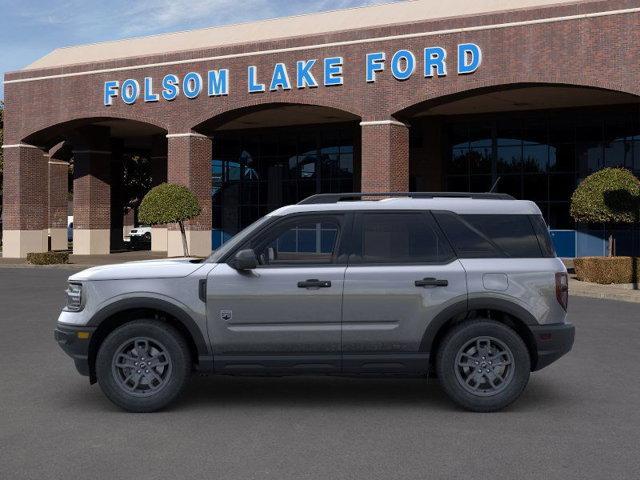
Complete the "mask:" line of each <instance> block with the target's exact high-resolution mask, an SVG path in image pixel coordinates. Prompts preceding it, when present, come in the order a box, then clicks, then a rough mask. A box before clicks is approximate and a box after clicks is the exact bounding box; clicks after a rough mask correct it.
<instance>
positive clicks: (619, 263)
mask: <svg viewBox="0 0 640 480" xmlns="http://www.w3.org/2000/svg"><path fill="white" fill-rule="evenodd" d="M573 266H574V268H575V271H576V277H577V278H578V280H582V281H585V282H594V283H600V284H610V283H634V282H639V281H640V275H639V274H638V269H640V258H638V257H581V258H576V259H575V260H574V261H573ZM634 276H635V278H634Z"/></svg>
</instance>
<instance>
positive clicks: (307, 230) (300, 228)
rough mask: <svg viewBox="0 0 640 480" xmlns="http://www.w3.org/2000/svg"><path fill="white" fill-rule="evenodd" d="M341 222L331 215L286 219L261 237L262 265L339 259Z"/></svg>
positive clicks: (257, 249)
mask: <svg viewBox="0 0 640 480" xmlns="http://www.w3.org/2000/svg"><path fill="white" fill-rule="evenodd" d="M339 233H340V225H339V223H338V221H337V220H335V219H330V218H318V219H313V220H311V219H308V218H300V219H299V220H297V221H293V222H286V223H285V224H281V225H279V226H276V227H275V228H274V229H272V230H271V231H269V232H267V233H266V235H265V236H263V237H262V238H260V239H257V240H256V242H255V243H254V244H253V248H254V250H255V252H256V255H257V257H258V262H259V264H260V265H295V264H328V263H333V262H334V260H335V254H336V247H337V244H338V235H339Z"/></svg>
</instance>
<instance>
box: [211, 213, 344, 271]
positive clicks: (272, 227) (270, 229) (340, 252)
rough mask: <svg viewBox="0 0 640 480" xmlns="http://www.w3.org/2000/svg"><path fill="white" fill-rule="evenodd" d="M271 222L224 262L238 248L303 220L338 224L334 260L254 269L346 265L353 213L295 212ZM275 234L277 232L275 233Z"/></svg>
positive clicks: (262, 266)
mask: <svg viewBox="0 0 640 480" xmlns="http://www.w3.org/2000/svg"><path fill="white" fill-rule="evenodd" d="M275 218H276V219H275V220H274V221H273V222H270V223H269V224H268V225H265V228H263V229H260V230H259V231H257V232H256V233H255V235H252V236H251V238H247V239H246V240H245V241H244V242H242V244H240V245H239V246H238V247H236V248H235V249H234V250H233V251H232V252H230V253H229V255H228V256H227V257H226V258H225V259H224V262H226V263H229V262H230V261H231V260H232V259H233V258H234V257H235V255H236V253H238V252H239V251H240V250H245V249H247V248H252V247H250V245H251V244H256V243H257V244H260V243H262V242H264V241H267V239H268V238H269V237H270V236H271V235H272V234H273V233H274V231H276V230H279V231H283V229H285V228H287V226H289V225H292V224H295V223H299V222H300V221H301V220H302V221H304V222H317V223H321V222H326V221H329V222H332V223H336V224H337V225H338V229H339V231H338V237H337V238H336V246H335V251H336V252H337V254H336V255H334V260H333V261H332V262H331V263H314V262H304V263H303V262H299V263H290V264H287V263H282V264H277V265H258V266H257V267H256V269H269V268H271V269H273V268H308V267H314V268H320V267H336V266H346V265H347V260H348V257H349V255H348V250H349V244H350V239H351V224H352V222H353V215H352V214H351V212H344V211H326V212H324V211H314V212H303V213H295V214H291V215H285V216H282V217H275ZM276 235H277V234H276Z"/></svg>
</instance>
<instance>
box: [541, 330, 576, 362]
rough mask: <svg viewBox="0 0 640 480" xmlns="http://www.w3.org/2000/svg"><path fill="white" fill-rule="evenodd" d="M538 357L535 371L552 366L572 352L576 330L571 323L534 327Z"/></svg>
mask: <svg viewBox="0 0 640 480" xmlns="http://www.w3.org/2000/svg"><path fill="white" fill-rule="evenodd" d="M531 332H532V333H533V338H534V341H535V344H536V350H537V357H538V360H537V361H536V363H535V365H534V367H533V369H532V370H533V371H536V370H540V369H541V368H544V367H546V366H547V365H550V364H551V363H553V362H555V361H556V360H558V359H559V358H560V357H562V356H563V355H564V354H566V353H568V352H569V351H571V348H572V347H573V340H574V337H575V332H576V329H575V327H574V326H573V325H572V324H570V323H558V324H553V325H540V326H532V327H531Z"/></svg>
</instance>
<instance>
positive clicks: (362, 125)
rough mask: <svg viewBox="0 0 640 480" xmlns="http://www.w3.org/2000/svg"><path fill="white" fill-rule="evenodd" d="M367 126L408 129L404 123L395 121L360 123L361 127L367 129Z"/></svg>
mask: <svg viewBox="0 0 640 480" xmlns="http://www.w3.org/2000/svg"><path fill="white" fill-rule="evenodd" d="M369 125H397V126H399V127H407V128H408V127H409V125H407V124H406V123H402V122H399V121H397V120H371V121H368V122H360V126H361V127H368V126H369Z"/></svg>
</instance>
